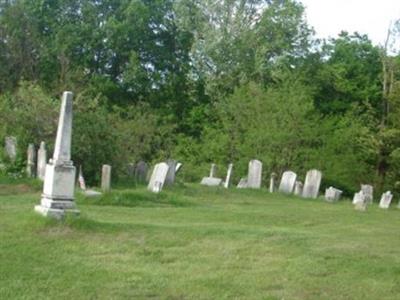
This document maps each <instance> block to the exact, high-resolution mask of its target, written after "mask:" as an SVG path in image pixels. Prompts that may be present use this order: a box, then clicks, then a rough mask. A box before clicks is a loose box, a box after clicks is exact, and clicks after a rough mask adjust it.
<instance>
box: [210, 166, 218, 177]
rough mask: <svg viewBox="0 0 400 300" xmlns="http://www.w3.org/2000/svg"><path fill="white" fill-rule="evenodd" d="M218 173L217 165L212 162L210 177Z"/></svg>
mask: <svg viewBox="0 0 400 300" xmlns="http://www.w3.org/2000/svg"><path fill="white" fill-rule="evenodd" d="M216 174H217V165H216V164H211V169H210V176H209V177H211V178H212V177H215V176H216Z"/></svg>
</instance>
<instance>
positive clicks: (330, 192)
mask: <svg viewBox="0 0 400 300" xmlns="http://www.w3.org/2000/svg"><path fill="white" fill-rule="evenodd" d="M342 193H343V191H341V190H339V189H336V188H334V187H329V188H327V189H326V190H325V200H326V201H328V202H336V201H339V199H340V196H341V195H342Z"/></svg>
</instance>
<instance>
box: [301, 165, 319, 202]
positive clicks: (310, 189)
mask: <svg viewBox="0 0 400 300" xmlns="http://www.w3.org/2000/svg"><path fill="white" fill-rule="evenodd" d="M321 179H322V173H321V172H320V171H318V170H310V171H308V172H307V175H306V180H305V181H304V186H303V198H313V199H315V198H317V197H318V193H319V187H320V185H321Z"/></svg>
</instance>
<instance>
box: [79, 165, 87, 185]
mask: <svg viewBox="0 0 400 300" xmlns="http://www.w3.org/2000/svg"><path fill="white" fill-rule="evenodd" d="M78 183H79V187H80V188H81V190H83V191H86V181H85V177H83V171H82V165H80V166H79V174H78Z"/></svg>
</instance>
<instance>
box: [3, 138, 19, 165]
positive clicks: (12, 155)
mask: <svg viewBox="0 0 400 300" xmlns="http://www.w3.org/2000/svg"><path fill="white" fill-rule="evenodd" d="M5 144H6V145H5V151H6V155H7V157H8V158H9V159H10V160H11V161H15V159H16V158H17V138H16V137H15V136H7V137H6V138H5Z"/></svg>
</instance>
